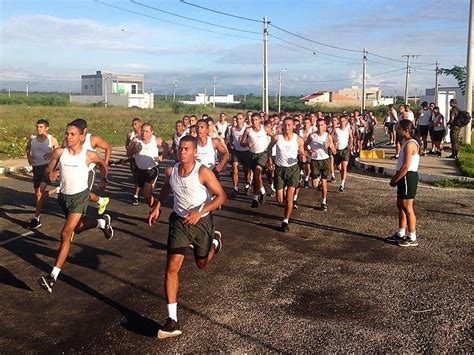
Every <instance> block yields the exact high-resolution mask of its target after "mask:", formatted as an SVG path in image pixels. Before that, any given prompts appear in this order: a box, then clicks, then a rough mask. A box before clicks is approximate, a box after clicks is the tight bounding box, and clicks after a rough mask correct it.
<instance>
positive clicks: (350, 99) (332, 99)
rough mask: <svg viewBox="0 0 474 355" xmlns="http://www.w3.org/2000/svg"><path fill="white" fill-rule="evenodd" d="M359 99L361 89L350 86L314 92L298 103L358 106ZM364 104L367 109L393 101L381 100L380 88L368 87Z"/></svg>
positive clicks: (388, 99)
mask: <svg viewBox="0 0 474 355" xmlns="http://www.w3.org/2000/svg"><path fill="white" fill-rule="evenodd" d="M361 98H362V88H359V87H358V86H352V87H351V88H347V89H341V90H337V91H315V92H313V93H312V94H310V95H307V96H303V97H302V98H300V101H302V102H304V103H305V105H318V104H326V105H328V106H343V105H345V106H360V104H361ZM365 103H366V106H367V107H374V106H379V105H388V104H391V103H393V99H392V98H383V97H382V91H381V90H380V88H378V87H370V88H366V90H365Z"/></svg>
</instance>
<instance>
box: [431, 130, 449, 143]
mask: <svg viewBox="0 0 474 355" xmlns="http://www.w3.org/2000/svg"><path fill="white" fill-rule="evenodd" d="M445 132H446V131H445V130H444V129H443V130H442V131H435V130H433V135H432V136H431V139H432V140H433V141H435V142H441V141H442V140H443V138H444V134H445Z"/></svg>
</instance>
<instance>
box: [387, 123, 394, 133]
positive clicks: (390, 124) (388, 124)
mask: <svg viewBox="0 0 474 355" xmlns="http://www.w3.org/2000/svg"><path fill="white" fill-rule="evenodd" d="M394 126H395V123H393V122H385V127H387V129H388V131H389V133H393V127H394Z"/></svg>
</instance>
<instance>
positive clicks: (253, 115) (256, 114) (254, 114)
mask: <svg viewBox="0 0 474 355" xmlns="http://www.w3.org/2000/svg"><path fill="white" fill-rule="evenodd" d="M254 117H258V118H261V117H260V114H258V113H256V112H255V113H253V114H252V118H254Z"/></svg>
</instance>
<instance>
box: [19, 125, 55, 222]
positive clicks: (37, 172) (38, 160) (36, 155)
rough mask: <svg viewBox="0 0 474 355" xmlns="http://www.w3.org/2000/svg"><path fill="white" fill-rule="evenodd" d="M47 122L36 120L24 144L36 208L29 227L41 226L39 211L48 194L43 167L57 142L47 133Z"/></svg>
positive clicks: (46, 178)
mask: <svg viewBox="0 0 474 355" xmlns="http://www.w3.org/2000/svg"><path fill="white" fill-rule="evenodd" d="M48 131H49V122H48V121H47V120H45V119H40V120H38V121H37V122H36V135H35V136H31V138H30V140H29V141H28V144H27V145H26V156H27V158H28V163H29V164H30V165H31V166H32V167H33V188H34V190H35V198H36V204H35V206H36V210H35V216H34V217H33V218H32V219H31V222H30V226H29V228H30V229H37V228H39V227H41V221H40V217H41V212H42V207H43V201H44V199H45V198H46V197H47V196H49V192H48V191H46V187H48V182H49V179H48V177H47V176H46V175H45V169H46V167H47V166H48V163H49V162H50V160H51V155H52V153H53V151H54V149H56V148H57V147H58V146H59V144H58V141H57V140H56V138H54V137H53V136H52V135H50V134H48Z"/></svg>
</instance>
